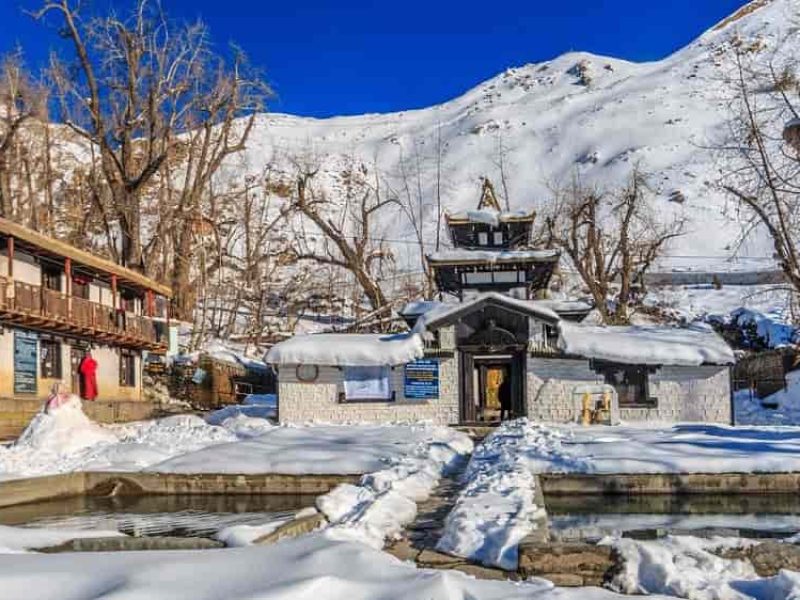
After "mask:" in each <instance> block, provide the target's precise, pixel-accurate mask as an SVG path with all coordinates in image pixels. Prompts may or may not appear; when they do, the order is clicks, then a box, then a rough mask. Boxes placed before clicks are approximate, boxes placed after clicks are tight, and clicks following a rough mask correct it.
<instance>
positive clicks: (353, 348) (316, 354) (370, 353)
mask: <svg viewBox="0 0 800 600" xmlns="http://www.w3.org/2000/svg"><path fill="white" fill-rule="evenodd" d="M423 351H424V344H423V341H422V337H421V336H420V335H419V334H417V333H405V334H396V335H383V334H367V333H317V334H311V335H298V336H296V337H293V338H290V339H288V340H286V341H284V342H280V343H279V344H275V345H274V346H273V347H272V348H271V349H270V350H269V352H267V355H266V356H265V357H264V362H266V363H269V364H273V365H303V364H309V365H329V366H337V367H344V366H349V367H372V366H385V365H400V364H403V363H407V362H411V361H414V360H416V359H418V358H422V356H423V353H424V352H423Z"/></svg>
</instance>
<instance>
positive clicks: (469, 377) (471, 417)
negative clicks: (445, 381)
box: [459, 352, 477, 423]
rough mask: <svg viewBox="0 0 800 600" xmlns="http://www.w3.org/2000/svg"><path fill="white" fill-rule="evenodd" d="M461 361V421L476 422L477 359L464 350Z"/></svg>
mask: <svg viewBox="0 0 800 600" xmlns="http://www.w3.org/2000/svg"><path fill="white" fill-rule="evenodd" d="M459 362H460V366H461V374H460V378H461V385H460V386H459V391H460V393H459V400H460V404H461V422H462V423H474V422H475V420H476V419H477V415H476V412H475V386H474V385H473V372H474V371H475V359H474V358H473V356H472V354H470V353H469V352H462V353H461V358H460V360H459Z"/></svg>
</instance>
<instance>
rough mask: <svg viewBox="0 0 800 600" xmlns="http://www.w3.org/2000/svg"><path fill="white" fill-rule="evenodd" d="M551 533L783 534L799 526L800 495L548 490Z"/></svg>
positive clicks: (569, 536)
mask: <svg viewBox="0 0 800 600" xmlns="http://www.w3.org/2000/svg"><path fill="white" fill-rule="evenodd" d="M546 503H547V512H548V517H549V525H550V532H551V534H552V536H553V538H554V539H557V540H562V541H568V540H587V541H594V540H598V539H600V538H602V537H604V536H606V535H624V536H630V537H639V538H646V537H660V536H663V535H669V534H693V535H701V536H702V535H716V534H723V535H731V536H737V537H786V536H788V535H791V534H793V533H796V532H798V531H800V497H799V496H797V495H792V494H747V495H744V494H743V495H667V494H657V495H639V496H603V495H572V496H548V497H547V499H546Z"/></svg>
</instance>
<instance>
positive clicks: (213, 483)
mask: <svg viewBox="0 0 800 600" xmlns="http://www.w3.org/2000/svg"><path fill="white" fill-rule="evenodd" d="M360 479H361V475H360V474H345V475H330V474H326V475H316V474H315V475H312V474H307V475H287V474H277V473H262V474H244V473H241V474H232V473H156V472H113V471H75V472H71V473H61V474H56V475H44V476H41V477H28V478H24V479H9V480H5V481H0V508H7V507H10V506H16V505H19V504H27V503H31V502H42V501H45V500H53V499H57V498H67V497H70V496H81V495H94V496H125V495H127V496H137V495H151V494H152V495H163V494H189V495H192V494H197V495H201V494H207V495H214V494H274V495H287V496H290V495H319V494H325V493H327V492H329V491H330V490H332V489H333V488H335V487H336V486H337V485H339V484H341V483H354V484H355V483H358V482H359V481H360Z"/></svg>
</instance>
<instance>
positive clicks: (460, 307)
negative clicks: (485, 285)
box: [414, 292, 559, 333]
mask: <svg viewBox="0 0 800 600" xmlns="http://www.w3.org/2000/svg"><path fill="white" fill-rule="evenodd" d="M487 305H493V306H500V307H502V308H505V309H507V310H509V311H512V312H516V313H519V314H522V315H525V316H527V317H533V318H535V319H540V320H542V321H545V322H547V323H551V324H556V323H558V321H559V317H558V315H557V314H556V313H555V312H554V311H552V310H550V309H549V308H547V307H546V306H542V305H539V304H537V303H536V302H535V301H529V300H517V299H516V298H511V297H510V296H506V295H504V294H498V293H495V292H489V293H486V294H478V295H477V296H475V297H474V298H473V299H472V300H469V301H467V302H461V303H459V304H440V305H439V306H436V307H433V308H430V309H429V310H428V311H427V312H425V313H423V314H422V315H421V316H420V318H419V320H418V321H417V324H416V325H415V326H414V330H415V331H417V332H420V333H422V332H423V331H434V330H436V329H438V328H439V327H442V326H444V325H448V324H450V323H453V322H455V321H457V320H459V319H461V318H463V317H464V316H465V315H468V314H470V313H473V312H475V311H478V310H481V309H482V308H483V307H485V306H487Z"/></svg>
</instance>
